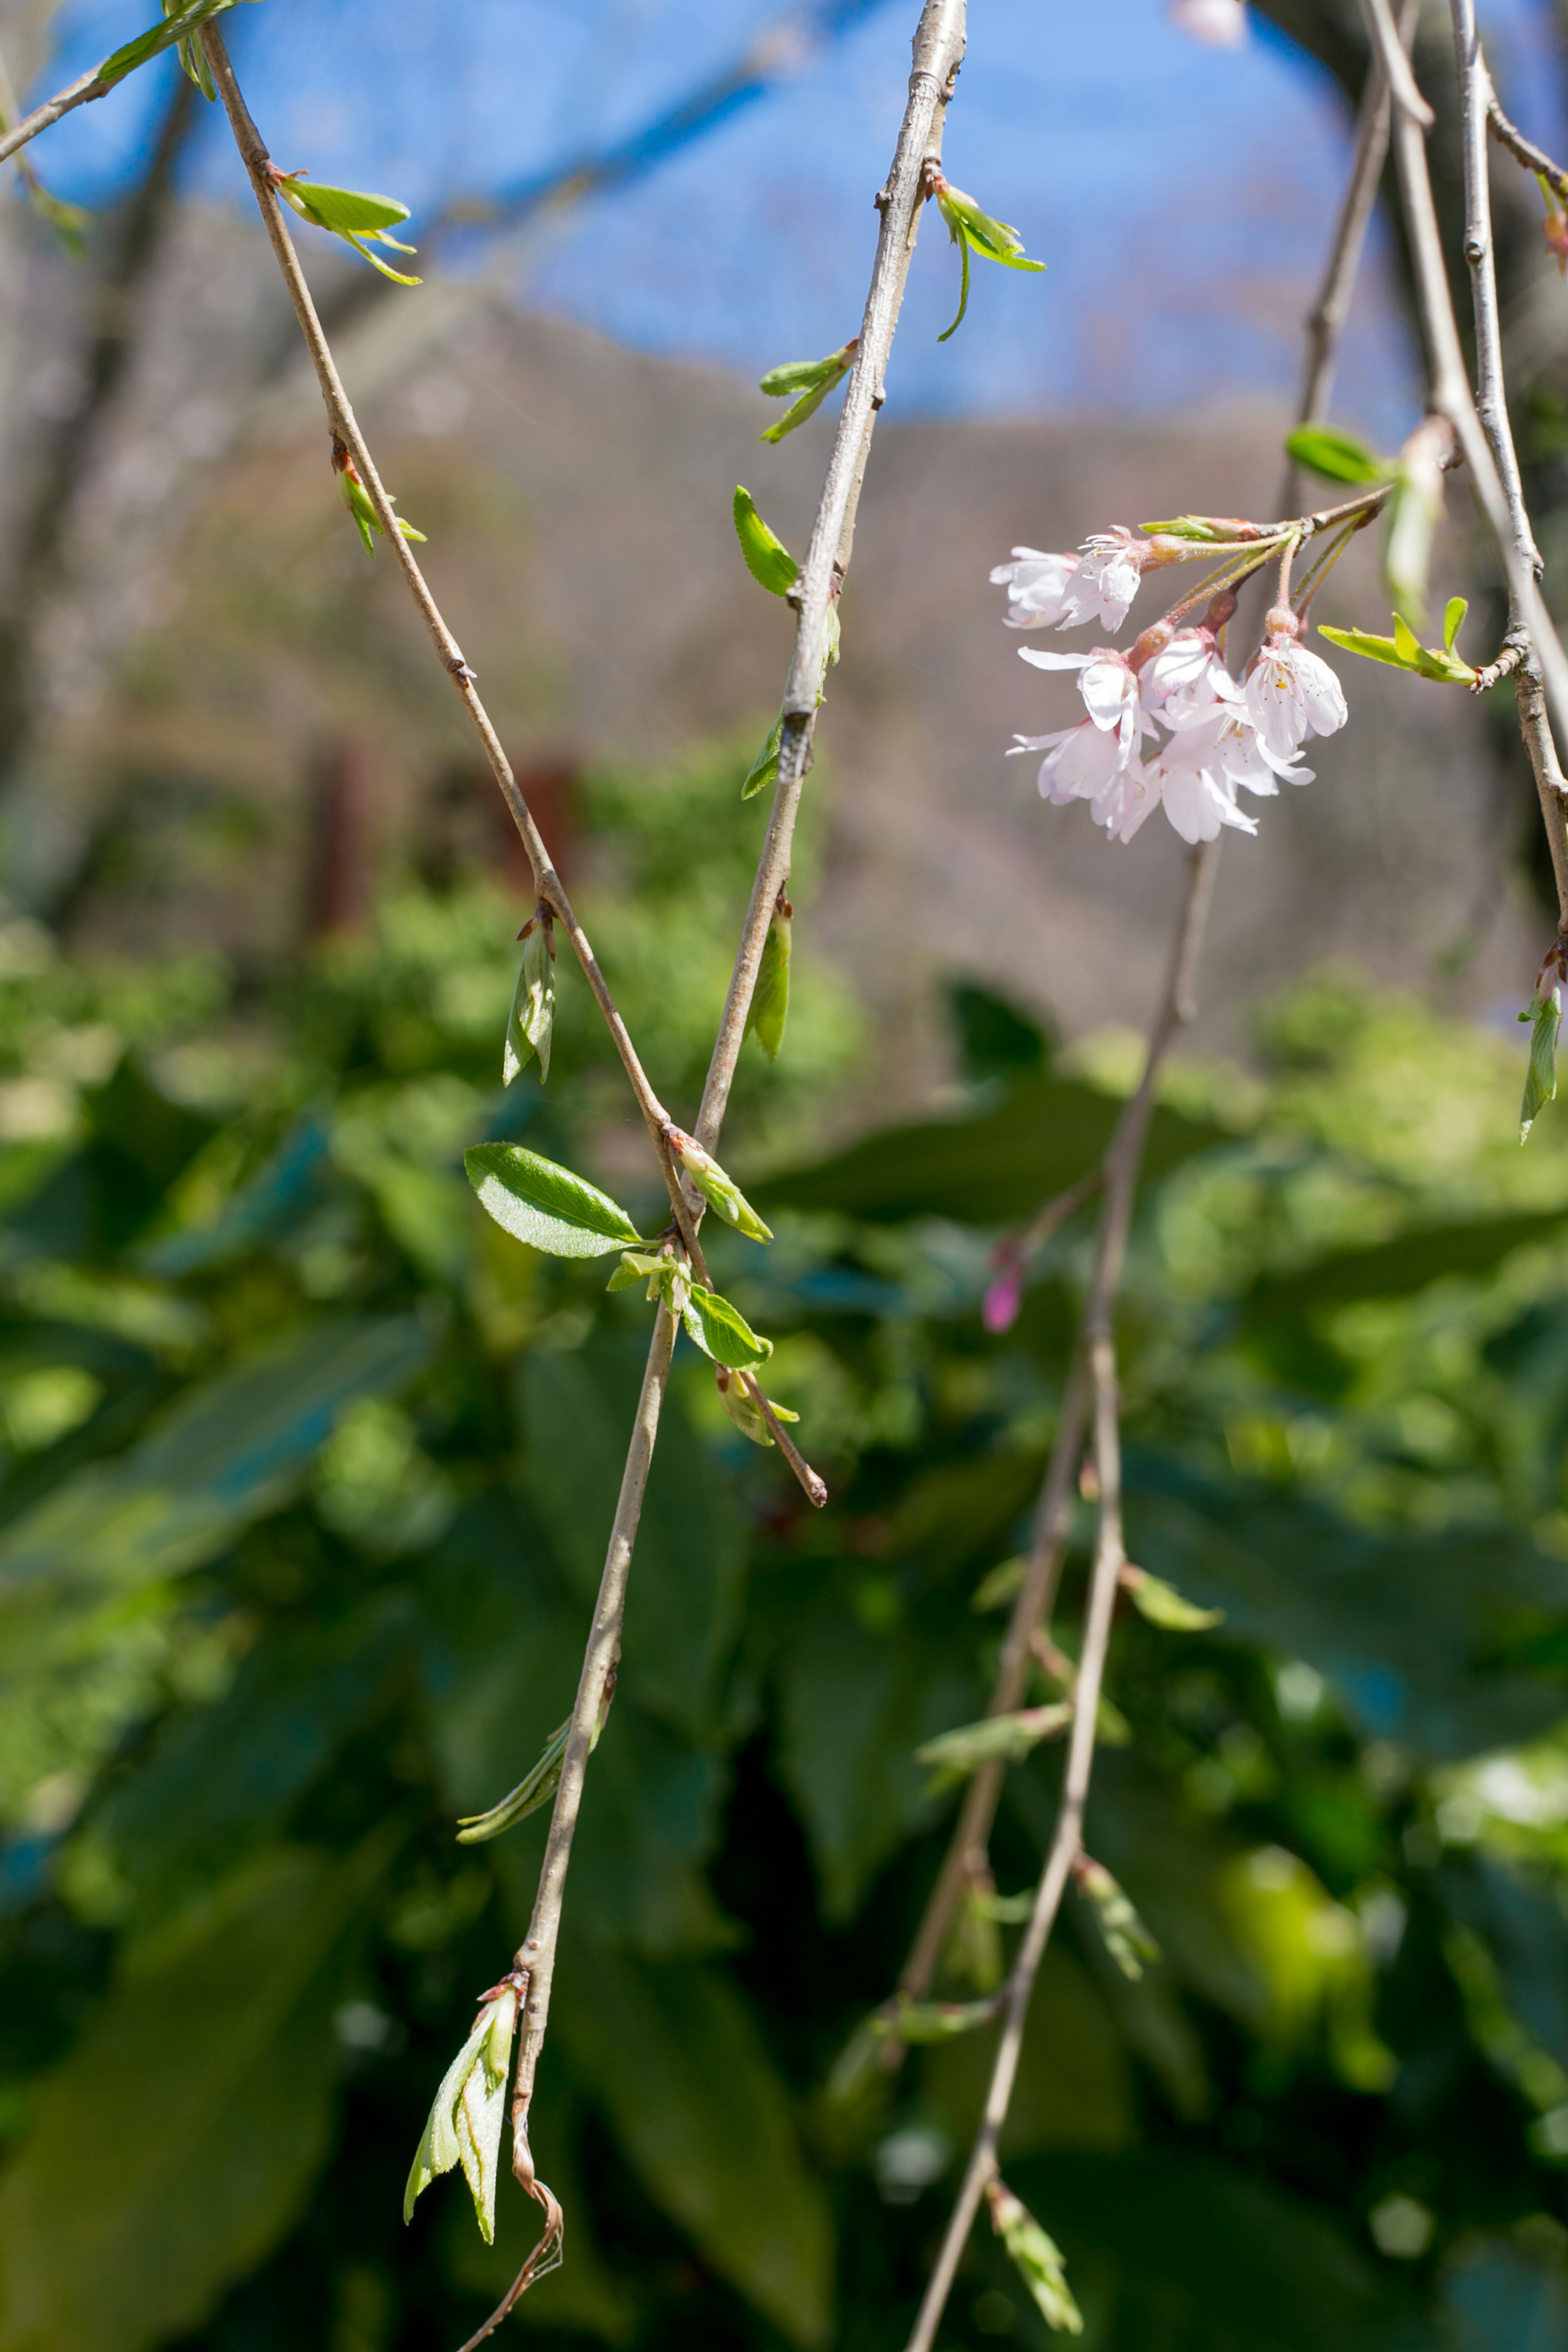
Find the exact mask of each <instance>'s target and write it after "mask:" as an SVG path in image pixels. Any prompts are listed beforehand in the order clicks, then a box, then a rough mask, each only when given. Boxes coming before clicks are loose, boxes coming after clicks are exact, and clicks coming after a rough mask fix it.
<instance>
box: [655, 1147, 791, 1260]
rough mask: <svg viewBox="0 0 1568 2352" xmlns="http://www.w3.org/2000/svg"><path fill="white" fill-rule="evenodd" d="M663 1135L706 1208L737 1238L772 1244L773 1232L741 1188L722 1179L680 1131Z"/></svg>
mask: <svg viewBox="0 0 1568 2352" xmlns="http://www.w3.org/2000/svg"><path fill="white" fill-rule="evenodd" d="M664 1132H665V1139H666V1141H667V1142H668V1145H669V1148H670V1150H671V1151H673V1152H674V1154H675V1156H676V1158H677V1160H679V1162H680V1165H681V1168H682V1170H683V1171H684V1172H685V1173H686V1174H687V1175H688V1176H689V1177H690V1179H691V1181H692V1182H693V1183H694V1184H695V1185H696V1187H697V1189H698V1191H699V1192H700V1193H701V1195H702V1197H703V1199H704V1200H705V1201H706V1202H707V1203H708V1205H709V1207H710V1209H712V1210H713V1211H714V1212H715V1213H716V1214H717V1215H719V1216H721V1217H722V1218H723V1220H724V1223H726V1224H727V1225H733V1226H734V1228H735V1231H736V1232H737V1233H738V1234H745V1236H746V1238H747V1240H748V1241H753V1242H771V1241H772V1239H773V1231H772V1228H771V1227H770V1226H767V1225H764V1224H763V1221H762V1219H761V1217H759V1216H758V1214H757V1213H756V1211H755V1209H753V1208H752V1204H751V1202H749V1201H748V1200H747V1198H746V1196H745V1194H744V1193H743V1192H742V1190H741V1188H740V1186H739V1185H738V1184H737V1183H735V1182H734V1181H733V1180H732V1179H731V1177H728V1176H726V1175H725V1173H724V1171H723V1170H722V1169H721V1167H720V1165H719V1162H718V1161H717V1160H715V1159H713V1158H712V1157H711V1156H710V1153H708V1152H706V1151H704V1150H703V1149H702V1146H701V1145H700V1143H699V1142H698V1141H697V1140H696V1139H695V1137H693V1136H689V1135H688V1134H686V1133H685V1132H684V1131H683V1129H680V1128H679V1127H667V1128H666V1129H665V1131H664Z"/></svg>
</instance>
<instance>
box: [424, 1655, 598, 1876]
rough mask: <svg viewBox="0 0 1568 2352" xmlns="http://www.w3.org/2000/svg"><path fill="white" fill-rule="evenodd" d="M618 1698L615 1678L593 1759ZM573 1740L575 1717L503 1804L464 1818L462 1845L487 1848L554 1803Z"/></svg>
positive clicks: (592, 1742) (593, 1742)
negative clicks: (612, 1701)
mask: <svg viewBox="0 0 1568 2352" xmlns="http://www.w3.org/2000/svg"><path fill="white" fill-rule="evenodd" d="M615 1696H616V1682H615V1676H614V1675H611V1677H610V1682H609V1686H608V1688H607V1689H606V1691H605V1696H604V1698H603V1700H602V1701H601V1703H600V1706H599V1719H598V1722H597V1723H596V1724H595V1726H594V1737H593V1738H592V1739H591V1740H590V1741H589V1743H588V1753H589V1755H590V1756H591V1755H592V1754H593V1753H594V1750H595V1748H597V1747H598V1745H599V1740H600V1737H601V1735H602V1734H603V1732H604V1728H605V1723H606V1722H607V1721H608V1719H609V1713H610V1702H611V1700H612V1699H613V1698H614V1697H615ZM571 1737H572V1717H570V1716H568V1717H567V1718H566V1720H565V1722H564V1723H560V1724H557V1725H556V1727H555V1729H554V1730H553V1731H552V1733H551V1735H550V1737H549V1738H548V1739H547V1740H546V1741H545V1743H544V1748H543V1751H542V1754H541V1756H540V1758H539V1760H538V1762H537V1763H536V1764H535V1765H534V1766H533V1767H532V1769H531V1770H530V1771H528V1772H525V1773H524V1775H523V1777H522V1779H521V1780H520V1781H519V1782H518V1784H517V1786H516V1788H515V1789H512V1790H510V1791H509V1792H508V1794H507V1795H506V1796H504V1797H503V1798H502V1799H501V1801H500V1803H499V1804H496V1805H492V1806H491V1807H490V1809H489V1811H488V1812H485V1813H468V1814H465V1815H464V1817H463V1818H462V1819H461V1820H460V1821H459V1822H458V1844H459V1845H483V1844H485V1843H486V1842H487V1841H488V1840H489V1839H490V1838H494V1837H500V1833H501V1832H502V1831H503V1830H510V1829H511V1828H513V1827H514V1826H515V1824H516V1823H517V1822H525V1821H526V1820H527V1819H528V1817H529V1815H530V1813H537V1812H540V1811H542V1810H543V1808H544V1807H545V1806H546V1805H549V1804H553V1802H554V1801H555V1791H556V1790H557V1789H559V1787H560V1786H561V1768H562V1766H563V1763H564V1762H565V1760H566V1744H567V1742H568V1740H569V1739H570V1738H571Z"/></svg>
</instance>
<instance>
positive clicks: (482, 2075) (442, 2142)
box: [403, 1985, 518, 2246]
mask: <svg viewBox="0 0 1568 2352" xmlns="http://www.w3.org/2000/svg"><path fill="white" fill-rule="evenodd" d="M517 2009H518V2002H517V1991H516V1988H515V1987H514V1986H511V1985H508V1986H507V1987H506V1988H505V1990H502V1991H500V1992H499V1993H497V1994H496V1995H495V1997H494V1998H493V1999H492V2000H487V2001H486V2002H485V2003H484V2004H483V2006H482V2007H481V2008H480V2011H479V2016H478V2018H477V2019H476V2020H475V2022H474V2028H473V2032H471V2033H470V2034H469V2036H468V2040H467V2041H466V2042H464V2044H463V2046H462V2048H461V2049H460V2050H459V2051H458V2054H457V2056H456V2057H455V2058H454V2059H453V2061H452V2063H451V2064H450V2065H449V2066H448V2067H447V2071H446V2073H445V2074H443V2075H442V2077H441V2082H440V2085H439V2087H438V2089H437V2093H436V2097H435V2100H434V2102H433V2104H432V2105H431V2108H430V2116H429V2120H428V2121H427V2122H426V2126H425V2131H424V2136H423V2137H422V2138H421V2140H420V2142H419V2146H418V2147H417V2148H416V2150H415V2155H414V2162H413V2164H412V2165H411V2166H410V2167H409V2171H408V2181H407V2185H406V2187H405V2189H404V2192H403V2218H404V2221H405V2222H406V2221H412V2220H413V2219H414V2207H415V2203H416V2200H417V2198H418V2196H419V2194H420V2191H421V2190H422V2189H427V2188H428V2187H429V2185H430V2183H431V2181H432V2180H434V2179H437V2176H438V2175H439V2174H440V2173H443V2172H450V2171H451V2170H452V2168H453V2167H454V2166H455V2165H458V2164H461V2166H462V2168H463V2178H464V2179H465V2180H467V2182H468V2193H469V2195H470V2196H471V2197H472V2198H473V2200H474V2213H475V2216H476V2218H477V2219H478V2221H479V2235H480V2237H481V2238H483V2240H484V2242H485V2243H486V2245H487V2246H488V2245H491V2244H493V2242H494V2240H495V2233H496V2177H497V2174H498V2172H499V2170H500V2137H501V2126H502V2124H503V2123H504V2121H505V2119H506V2092H507V2082H508V2079H509V2077H510V2072H511V2044H512V2037H513V2035H514V2033H515V2032H516V2031H517Z"/></svg>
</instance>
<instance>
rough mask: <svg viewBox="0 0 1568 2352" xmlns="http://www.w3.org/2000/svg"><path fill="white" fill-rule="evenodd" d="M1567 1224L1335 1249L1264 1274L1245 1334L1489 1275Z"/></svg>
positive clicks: (1533, 1223) (1522, 1220) (1417, 1229)
mask: <svg viewBox="0 0 1568 2352" xmlns="http://www.w3.org/2000/svg"><path fill="white" fill-rule="evenodd" d="M1565 1223H1568V1208H1563V1209H1526V1210H1519V1211H1516V1212H1514V1213H1512V1214H1509V1215H1503V1216H1498V1217H1456V1218H1453V1219H1450V1220H1448V1221H1447V1222H1445V1223H1434V1224H1418V1225H1409V1226H1407V1227H1406V1228H1405V1232H1404V1233H1402V1234H1394V1235H1393V1236H1392V1238H1391V1239H1389V1240H1388V1241H1384V1242H1368V1243H1365V1244H1363V1246H1362V1247H1361V1248H1359V1249H1345V1250H1331V1251H1328V1252H1326V1253H1325V1254H1324V1255H1322V1256H1321V1257H1316V1258H1312V1259H1310V1260H1309V1261H1308V1263H1307V1264H1306V1265H1301V1266H1296V1267H1292V1268H1291V1269H1290V1270H1289V1272H1284V1273H1279V1274H1261V1275H1259V1276H1258V1279H1257V1280H1256V1282H1255V1283H1254V1284H1253V1286H1252V1287H1251V1289H1250V1290H1249V1291H1248V1292H1247V1296H1246V1297H1245V1299H1244V1300H1243V1302H1242V1307H1243V1313H1244V1315H1245V1318H1246V1321H1247V1325H1248V1327H1250V1328H1260V1327H1262V1326H1264V1325H1266V1324H1268V1323H1271V1322H1277V1321H1279V1319H1280V1318H1283V1317H1286V1316H1297V1315H1311V1314H1314V1313H1331V1312H1332V1311H1333V1310H1334V1309H1335V1308H1336V1307H1348V1306H1351V1305H1353V1304H1354V1303H1355V1302H1356V1301H1357V1300H1360V1299H1363V1298H1409V1297H1413V1296H1414V1295H1415V1292H1417V1291H1419V1290H1425V1289H1426V1286H1427V1285H1428V1283H1433V1282H1442V1281H1445V1280H1450V1279H1456V1278H1458V1279H1463V1278H1465V1277H1467V1276H1468V1277H1469V1278H1470V1279H1472V1280H1473V1279H1475V1278H1477V1277H1478V1276H1484V1275H1489V1274H1490V1273H1491V1272H1492V1270H1493V1268H1494V1267H1496V1266H1499V1265H1501V1264H1502V1263H1503V1261H1504V1260H1505V1259H1506V1258H1508V1257H1510V1255H1512V1253H1513V1252H1514V1251H1515V1250H1520V1249H1528V1248H1529V1247H1530V1246H1531V1244H1532V1243H1535V1242H1541V1241H1544V1240H1546V1239H1547V1238H1548V1237H1549V1236H1550V1235H1552V1234H1559V1233H1561V1232H1562V1231H1563V1225H1564V1224H1565Z"/></svg>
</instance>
